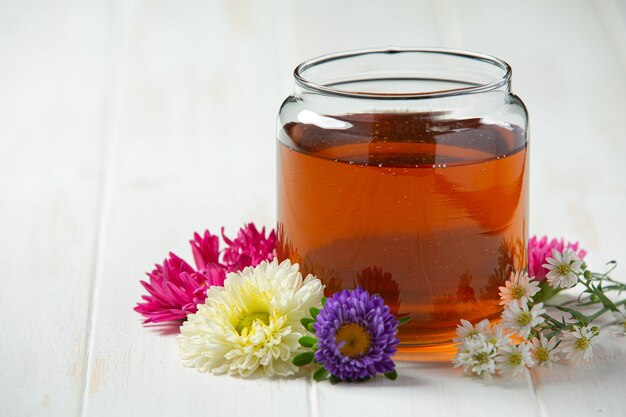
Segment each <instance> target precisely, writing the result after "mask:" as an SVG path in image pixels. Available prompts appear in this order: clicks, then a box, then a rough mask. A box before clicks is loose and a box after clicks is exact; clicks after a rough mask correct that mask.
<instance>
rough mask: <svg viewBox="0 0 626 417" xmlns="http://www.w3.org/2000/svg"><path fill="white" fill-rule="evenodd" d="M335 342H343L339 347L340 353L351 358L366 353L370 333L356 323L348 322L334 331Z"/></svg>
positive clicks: (369, 343)
mask: <svg viewBox="0 0 626 417" xmlns="http://www.w3.org/2000/svg"><path fill="white" fill-rule="evenodd" d="M335 339H336V340H337V344H340V343H342V342H345V343H344V344H343V346H342V347H341V349H340V352H341V354H342V355H345V356H350V357H352V358H354V357H357V356H361V355H363V354H365V353H367V351H368V349H369V348H370V346H371V338H370V334H369V332H368V331H367V329H365V327H363V326H361V325H360V324H357V323H348V324H344V325H343V326H341V327H340V328H339V329H338V330H337V333H335Z"/></svg>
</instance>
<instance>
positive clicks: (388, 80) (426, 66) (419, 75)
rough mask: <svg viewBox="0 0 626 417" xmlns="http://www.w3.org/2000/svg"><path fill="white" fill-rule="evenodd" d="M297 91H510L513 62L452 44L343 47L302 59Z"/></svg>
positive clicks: (403, 94)
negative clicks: (439, 46)
mask: <svg viewBox="0 0 626 417" xmlns="http://www.w3.org/2000/svg"><path fill="white" fill-rule="evenodd" d="M294 77H295V83H296V87H295V90H294V95H296V96H303V95H304V94H307V93H314V94H319V95H323V96H329V97H331V96H332V97H343V98H352V99H367V100H397V101H404V100H425V99H434V98H449V97H453V96H459V95H463V96H465V95H470V94H480V93H485V92H499V93H500V94H502V93H505V94H506V93H509V92H510V79H511V67H510V66H509V65H508V64H507V63H506V62H504V61H502V60H499V59H497V58H494V57H491V56H487V55H481V54H476V53H473V52H466V51H457V50H449V49H424V48H422V49H416V48H386V49H370V50H360V51H352V52H342V53H336V54H331V55H326V56H322V57H319V58H315V59H312V60H309V61H305V62H303V63H302V64H300V65H299V66H298V67H297V68H296V70H295V71H294Z"/></svg>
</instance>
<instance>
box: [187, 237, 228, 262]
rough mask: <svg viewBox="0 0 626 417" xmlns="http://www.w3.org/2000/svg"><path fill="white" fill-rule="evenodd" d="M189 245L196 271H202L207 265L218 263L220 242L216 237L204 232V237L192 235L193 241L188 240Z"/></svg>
mask: <svg viewBox="0 0 626 417" xmlns="http://www.w3.org/2000/svg"><path fill="white" fill-rule="evenodd" d="M189 243H190V244H191V251H192V252H193V259H194V261H195V262H196V267H197V268H198V269H204V268H205V267H206V265H207V264H217V263H219V256H220V240H219V238H218V237H217V236H215V235H212V234H211V232H209V231H208V230H205V231H204V236H200V235H199V234H198V233H194V234H193V240H190V241H189Z"/></svg>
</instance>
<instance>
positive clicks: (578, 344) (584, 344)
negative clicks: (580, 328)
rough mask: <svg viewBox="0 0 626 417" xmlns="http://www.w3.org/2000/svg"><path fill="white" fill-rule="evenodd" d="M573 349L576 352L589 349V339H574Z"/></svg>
mask: <svg viewBox="0 0 626 417" xmlns="http://www.w3.org/2000/svg"><path fill="white" fill-rule="evenodd" d="M574 347H575V348H576V350H587V349H588V348H589V339H587V338H586V337H581V338H580V339H576V341H575V342H574Z"/></svg>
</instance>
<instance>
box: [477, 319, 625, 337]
mask: <svg viewBox="0 0 626 417" xmlns="http://www.w3.org/2000/svg"><path fill="white" fill-rule="evenodd" d="M624 325H625V326H626V322H625V324H624ZM474 336H478V330H470V331H469V332H467V337H474Z"/></svg>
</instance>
